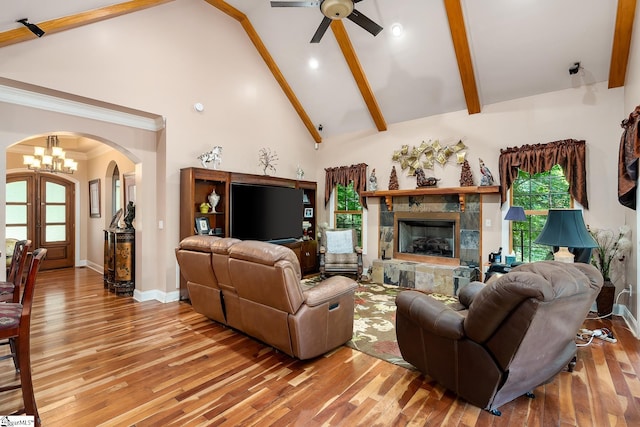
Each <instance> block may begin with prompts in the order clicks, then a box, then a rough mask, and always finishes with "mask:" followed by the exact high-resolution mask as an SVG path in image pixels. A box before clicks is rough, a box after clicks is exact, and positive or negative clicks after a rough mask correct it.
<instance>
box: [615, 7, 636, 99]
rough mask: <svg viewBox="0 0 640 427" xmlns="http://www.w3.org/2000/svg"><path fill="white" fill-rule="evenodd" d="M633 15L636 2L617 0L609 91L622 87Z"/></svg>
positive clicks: (629, 46) (625, 73)
mask: <svg viewBox="0 0 640 427" xmlns="http://www.w3.org/2000/svg"><path fill="white" fill-rule="evenodd" d="M635 15H636V0H618V11H617V12H616V27H615V30H614V33H613V46H612V48H611V63H610V65H609V89H613V88H615V87H620V86H624V81H625V78H626V75H627V63H628V62H629V50H630V48H631V33H632V32H633V21H634V18H635Z"/></svg>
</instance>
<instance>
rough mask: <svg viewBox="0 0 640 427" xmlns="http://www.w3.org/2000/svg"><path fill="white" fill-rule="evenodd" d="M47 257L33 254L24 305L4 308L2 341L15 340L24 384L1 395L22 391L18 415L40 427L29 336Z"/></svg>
mask: <svg viewBox="0 0 640 427" xmlns="http://www.w3.org/2000/svg"><path fill="white" fill-rule="evenodd" d="M46 254H47V250H46V249H43V248H39V249H36V250H35V251H33V256H32V258H31V265H30V266H29V272H28V273H27V280H26V282H25V285H24V292H23V295H22V303H20V304H16V303H10V302H7V303H4V304H0V339H8V340H10V341H11V340H13V342H14V343H15V345H14V346H15V349H16V353H17V355H18V366H19V368H20V384H16V385H10V386H4V387H0V392H3V391H8V390H16V389H18V388H21V389H22V400H23V402H24V408H23V409H20V410H18V411H16V414H20V413H26V414H27V415H33V416H34V419H35V424H36V425H37V426H39V425H40V417H39V415H38V409H37V407H36V399H35V395H34V393H33V382H32V379H31V343H30V337H29V336H30V329H31V306H32V303H33V292H34V288H35V284H36V276H37V275H38V271H39V269H40V263H41V262H42V260H43V259H44V257H45V256H46Z"/></svg>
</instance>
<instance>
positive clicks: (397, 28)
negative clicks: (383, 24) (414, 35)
mask: <svg viewBox="0 0 640 427" xmlns="http://www.w3.org/2000/svg"><path fill="white" fill-rule="evenodd" d="M403 34H404V28H402V24H399V23H397V22H396V23H395V24H392V25H391V35H392V36H394V37H402V35H403Z"/></svg>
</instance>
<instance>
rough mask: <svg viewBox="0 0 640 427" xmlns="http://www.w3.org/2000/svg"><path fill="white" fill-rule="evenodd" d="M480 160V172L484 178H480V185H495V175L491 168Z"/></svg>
mask: <svg viewBox="0 0 640 427" xmlns="http://www.w3.org/2000/svg"><path fill="white" fill-rule="evenodd" d="M478 160H480V173H481V174H482V178H481V179H480V185H481V186H483V187H486V186H488V185H493V175H492V174H491V171H490V170H489V168H488V167H487V166H486V165H485V164H484V162H483V161H482V159H480V158H479V159H478Z"/></svg>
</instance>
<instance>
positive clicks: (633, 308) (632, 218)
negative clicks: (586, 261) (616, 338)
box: [619, 7, 640, 336]
mask: <svg viewBox="0 0 640 427" xmlns="http://www.w3.org/2000/svg"><path fill="white" fill-rule="evenodd" d="M639 28H640V7H636V16H635V26H634V30H633V35H632V40H631V54H630V55H629V63H628V65H627V74H626V79H625V87H624V112H623V115H622V116H621V118H620V121H622V119H624V118H626V117H628V116H629V114H630V113H631V112H632V111H633V110H634V109H635V108H636V106H638V105H640V29H639ZM619 133H620V134H622V129H620V131H619ZM637 199H638V200H640V194H639V195H638V197H637ZM625 221H626V224H627V225H629V226H630V227H631V229H632V233H633V234H632V239H633V241H635V243H636V244H635V245H634V246H633V248H632V252H631V258H632V260H633V261H634V262H629V263H627V274H626V276H627V283H628V284H630V285H631V287H632V290H633V291H632V298H627V297H624V299H621V300H620V302H621V303H625V304H626V305H627V310H628V311H627V313H626V315H627V320H628V322H629V323H630V324H631V327H632V330H634V331H635V333H636V336H640V325H638V324H637V320H638V315H639V314H640V298H639V296H638V290H639V289H640V288H639V287H638V283H639V282H640V280H639V279H640V276H639V274H640V272H639V271H638V262H640V251H638V247H639V244H640V236H639V235H638V230H640V223H639V222H640V217H639V216H638V215H637V213H636V211H634V210H632V209H626V210H625Z"/></svg>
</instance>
